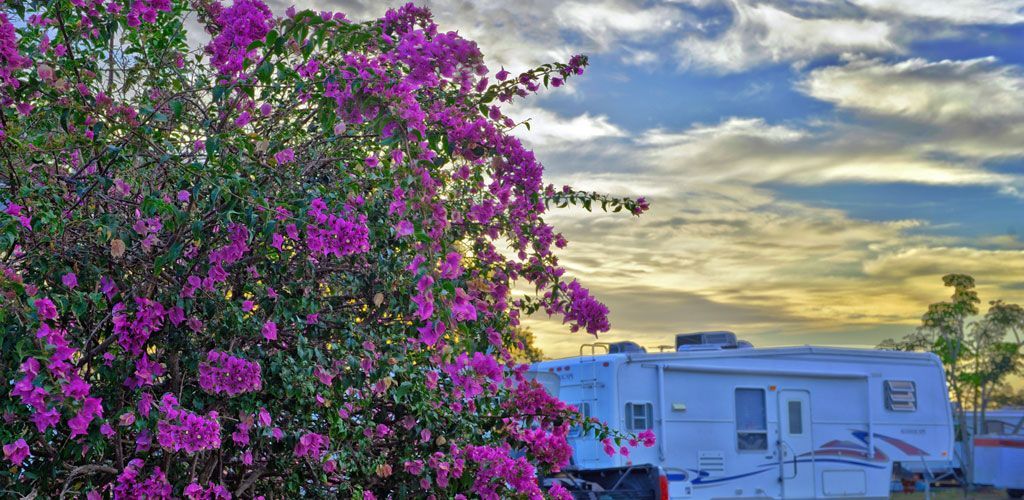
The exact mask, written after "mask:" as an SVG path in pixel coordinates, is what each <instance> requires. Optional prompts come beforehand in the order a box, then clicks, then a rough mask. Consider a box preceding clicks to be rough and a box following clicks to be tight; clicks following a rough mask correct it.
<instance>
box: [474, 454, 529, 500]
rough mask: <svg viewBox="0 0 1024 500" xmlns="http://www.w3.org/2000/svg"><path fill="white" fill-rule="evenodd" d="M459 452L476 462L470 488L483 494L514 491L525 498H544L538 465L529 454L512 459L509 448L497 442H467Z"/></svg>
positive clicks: (494, 499)
mask: <svg viewBox="0 0 1024 500" xmlns="http://www.w3.org/2000/svg"><path fill="white" fill-rule="evenodd" d="M459 455H461V457H463V459H464V460H465V461H466V462H470V463H473V464H476V466H477V467H476V474H475V475H474V477H473V485H472V487H471V488H470V491H472V492H473V493H475V494H476V495H479V497H480V498H482V499H485V500H499V499H501V498H506V497H507V496H509V494H510V493H512V492H515V494H516V496H522V497H525V498H531V499H542V498H544V495H543V493H542V492H541V490H540V487H539V486H538V482H537V469H536V468H534V466H533V465H532V464H531V463H530V461H529V460H527V459H526V457H518V458H514V459H513V458H512V457H511V456H509V455H510V452H509V450H508V449H505V448H499V447H494V446H468V447H466V449H464V450H462V452H461V453H460V454H459Z"/></svg>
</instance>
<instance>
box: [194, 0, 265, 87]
mask: <svg viewBox="0 0 1024 500" xmlns="http://www.w3.org/2000/svg"><path fill="white" fill-rule="evenodd" d="M273 19H274V15H273V13H271V12H270V8H268V7H267V5H266V4H264V3H263V2H261V1H259V0H235V2H234V3H233V4H232V5H231V7H228V8H226V9H224V10H223V11H221V13H220V15H218V16H217V25H218V26H219V27H220V32H219V33H217V36H215V37H214V38H213V40H211V41H210V44H209V45H208V46H207V47H206V50H207V52H209V53H210V55H211V56H212V61H211V64H212V65H213V67H215V68H217V69H218V70H220V71H221V73H224V74H234V73H238V72H239V71H242V68H243V67H244V65H245V59H246V58H252V57H254V54H252V53H250V52H248V49H249V44H251V43H252V42H254V41H256V40H262V39H263V38H264V37H266V36H267V33H269V32H270V29H271V27H272V26H273Z"/></svg>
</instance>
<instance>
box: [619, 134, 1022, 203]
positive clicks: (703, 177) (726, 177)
mask: <svg viewBox="0 0 1024 500" xmlns="http://www.w3.org/2000/svg"><path fill="white" fill-rule="evenodd" d="M637 143H638V144H640V145H643V146H646V148H644V149H641V150H639V151H637V152H636V155H637V156H638V157H639V158H642V159H643V160H644V163H645V164H646V165H649V166H650V168H655V169H660V170H661V171H663V172H667V173H672V174H675V175H685V176H686V178H688V179H696V180H699V181H704V182H722V181H738V182H744V183H748V184H761V183H767V182H783V183H788V184H797V185H815V184H827V183H838V182H850V181H856V182H870V183H893V182H906V183H915V184H930V185H989V186H996V187H1001V186H1010V185H1014V183H1016V182H1019V179H1018V178H1017V177H1015V176H1011V175H1006V174H999V173H995V172H990V171H987V170H985V169H983V168H980V167H979V166H978V165H976V164H975V163H973V162H969V161H957V160H942V159H937V158H931V157H929V156H928V155H924V154H921V152H920V151H919V150H918V149H917V148H915V147H914V145H913V144H910V145H908V144H905V143H904V139H903V138H902V137H888V136H887V135H886V134H881V135H876V134H875V133H874V132H873V131H872V130H871V129H865V128H857V127H851V126H840V125H835V124H833V125H831V126H830V127H829V128H822V129H821V130H811V129H804V128H794V127H790V126H783V125H769V124H768V123H766V122H765V121H764V120H762V119H750V118H729V119H726V120H724V121H722V122H721V123H720V124H718V125H710V126H708V125H697V126H694V127H692V128H690V129H688V130H685V131H682V132H675V133H672V132H666V131H664V130H652V131H649V132H647V133H646V134H644V135H643V136H641V137H640V138H638V140H637Z"/></svg>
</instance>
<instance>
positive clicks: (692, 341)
mask: <svg viewBox="0 0 1024 500" xmlns="http://www.w3.org/2000/svg"><path fill="white" fill-rule="evenodd" d="M692 345H715V346H720V347H722V348H725V349H729V348H735V347H736V334H735V333H732V332H727V331H714V332H694V333H680V334H678V335H676V349H677V350H678V349H679V348H680V347H683V346H692Z"/></svg>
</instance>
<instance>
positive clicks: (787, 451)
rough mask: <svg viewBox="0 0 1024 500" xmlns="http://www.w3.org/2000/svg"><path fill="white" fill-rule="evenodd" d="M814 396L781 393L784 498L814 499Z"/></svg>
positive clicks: (794, 392)
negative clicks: (812, 414) (812, 404)
mask: <svg viewBox="0 0 1024 500" xmlns="http://www.w3.org/2000/svg"><path fill="white" fill-rule="evenodd" d="M811 428H812V426H811V395H810V393H809V392H807V391H803V390H788V389H787V390H781V391H779V440H778V447H779V449H778V453H779V482H780V483H782V497H783V498H814V497H815V477H814V439H813V436H812V435H811Z"/></svg>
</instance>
